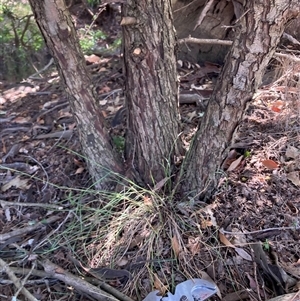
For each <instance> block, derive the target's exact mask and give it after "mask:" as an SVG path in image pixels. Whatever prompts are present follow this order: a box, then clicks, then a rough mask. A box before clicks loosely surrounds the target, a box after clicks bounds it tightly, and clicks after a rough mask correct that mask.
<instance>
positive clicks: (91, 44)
mask: <svg viewBox="0 0 300 301" xmlns="http://www.w3.org/2000/svg"><path fill="white" fill-rule="evenodd" d="M85 31H86V32H85V33H84V34H83V37H82V38H80V39H79V43H80V46H81V49H82V51H83V52H84V53H85V54H91V53H92V52H93V49H94V48H95V45H96V44H97V41H98V40H100V39H102V40H104V39H106V38H107V36H106V34H105V33H104V32H103V31H101V30H95V31H88V29H86V30H85ZM80 35H81V32H79V36H80Z"/></svg>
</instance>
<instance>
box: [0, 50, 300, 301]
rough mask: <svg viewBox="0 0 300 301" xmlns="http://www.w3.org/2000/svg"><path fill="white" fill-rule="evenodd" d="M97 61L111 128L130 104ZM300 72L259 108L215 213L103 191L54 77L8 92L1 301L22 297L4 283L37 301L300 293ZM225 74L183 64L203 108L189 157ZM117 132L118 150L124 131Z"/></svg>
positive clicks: (140, 194) (262, 92) (106, 61)
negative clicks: (185, 289)
mask: <svg viewBox="0 0 300 301" xmlns="http://www.w3.org/2000/svg"><path fill="white" fill-rule="evenodd" d="M86 60H87V67H88V69H89V71H90V73H91V76H92V78H93V82H94V84H95V86H96V87H97V94H98V103H99V106H100V108H101V112H102V114H103V115H104V116H105V117H106V119H107V123H108V124H109V125H110V124H111V121H112V119H113V117H114V116H115V114H116V112H117V111H118V110H119V109H120V108H121V107H122V106H123V105H124V97H123V92H122V88H123V81H124V78H123V75H122V62H121V58H120V56H119V55H113V56H107V57H106V58H99V57H96V56H89V57H86ZM299 71H300V69H299V65H298V66H296V65H292V64H290V65H288V67H287V66H286V68H285V69H284V70H282V71H281V74H280V75H278V76H277V77H276V78H273V80H272V82H271V83H269V84H268V85H266V86H261V87H260V89H259V90H258V92H257V93H256V94H255V95H254V97H253V100H252V102H251V103H250V105H249V107H248V109H247V112H246V114H245V116H244V119H243V121H242V123H241V125H240V126H239V132H238V133H239V134H238V138H237V140H236V141H235V145H233V147H232V150H231V152H230V154H229V155H228V158H227V160H226V164H225V165H224V170H222V171H220V172H221V173H222V176H221V180H220V183H219V186H218V189H217V191H216V192H215V194H214V196H213V198H212V199H211V200H210V202H209V203H203V202H201V201H199V200H197V199H195V200H192V199H191V200H189V201H182V200H180V199H178V198H176V195H175V196H170V194H164V193H163V191H162V190H160V191H155V190H153V189H152V190H151V189H145V188H142V187H138V186H137V185H135V184H134V183H131V182H130V181H128V182H126V181H121V180H120V183H119V185H118V190H117V191H115V192H102V191H101V192H99V191H96V190H94V189H93V185H92V181H91V179H90V177H89V174H88V171H87V169H86V166H85V160H84V158H83V157H82V155H81V148H80V145H79V140H78V135H77V129H76V124H75V120H74V118H73V115H72V113H71V110H70V107H69V103H68V96H67V94H66V92H65V91H64V89H63V87H62V85H61V83H60V80H59V77H58V75H57V73H56V71H55V70H53V69H51V70H49V71H48V73H47V75H46V76H44V77H43V78H40V79H39V80H37V79H34V80H33V79H31V80H28V81H26V82H23V83H19V84H13V85H11V84H6V83H2V85H1V87H0V89H1V97H0V106H1V107H0V110H1V118H0V136H1V145H2V147H1V148H0V158H1V164H0V168H1V174H0V179H1V191H0V205H1V206H0V258H1V262H0V263H1V268H0V275H1V277H0V284H1V286H0V299H1V300H10V298H11V297H12V296H13V295H15V286H14V285H13V284H12V282H14V283H15V281H13V280H11V279H9V278H8V277H7V276H6V273H4V272H3V270H6V271H8V270H10V271H11V272H13V273H14V274H15V275H16V276H17V277H20V278H21V279H25V278H26V279H25V281H24V282H25V283H26V284H25V287H26V288H27V289H28V290H29V291H30V292H31V294H33V295H34V296H35V297H36V298H37V299H38V300H97V298H96V297H95V294H96V293H95V294H92V293H87V291H86V290H85V288H84V284H83V283H82V281H87V282H90V283H92V284H94V285H96V286H97V285H98V286H100V287H101V288H102V289H103V290H105V291H110V293H112V294H114V293H115V292H114V290H117V291H119V292H122V293H124V294H125V295H126V296H128V297H129V298H132V299H133V300H142V299H143V298H145V297H146V295H147V294H148V293H150V292H151V291H153V290H155V289H158V290H160V291H161V292H163V293H165V292H166V291H169V290H170V291H171V292H174V288H175V286H176V285H177V284H178V283H181V282H183V281H185V280H187V279H192V278H202V279H206V280H208V281H209V282H210V283H212V284H215V285H216V286H217V288H218V294H217V295H215V296H213V297H211V298H210V300H219V298H220V297H222V300H225V301H234V300H268V299H270V298H272V297H274V296H277V295H282V294H287V293H295V292H299V288H300V243H299V242H300V226H299V224H300V216H299V210H300V176H299V172H300V134H299V133H300V118H299V117H300V102H299V93H300V87H299V83H298V77H299ZM219 72H220V67H219V66H216V65H214V64H210V63H207V64H206V65H205V66H201V67H200V66H198V65H193V64H190V63H187V62H183V65H182V64H179V65H178V74H179V76H180V91H181V94H185V93H190V94H192V95H197V96H198V97H199V99H202V103H204V104H201V101H198V100H197V102H195V103H191V104H186V103H184V104H181V105H180V112H181V116H182V119H181V123H182V128H181V130H182V133H183V135H182V138H183V142H184V145H185V146H186V148H188V145H189V143H190V141H191V138H192V136H193V134H194V133H195V131H196V129H197V126H198V123H199V122H200V123H201V118H202V116H203V113H204V109H203V108H204V107H205V105H206V103H207V101H208V99H209V96H210V94H211V91H212V89H213V83H214V82H215V79H216V78H217V76H218V73H219ZM295 78H296V80H295ZM109 131H110V134H111V135H112V136H113V137H114V141H115V143H116V145H117V147H119V146H120V141H121V142H122V141H123V137H124V136H125V134H126V120H124V119H121V120H120V122H117V123H116V124H115V123H114V127H112V126H110V128H109ZM121 144H122V143H121ZM121 150H122V147H121V149H120V151H121ZM5 263H6V264H7V265H8V267H7V266H6V267H5V268H3V266H4V265H5ZM54 264H55V265H56V266H54ZM74 277H78V278H74ZM90 292H91V290H90ZM123 297H124V296H123ZM293 298H294V299H293V300H299V295H298V297H295V295H294V297H293ZM297 298H298V299H297ZM18 299H19V300H25V299H24V297H23V296H22V293H20V294H19V297H18ZM124 300H129V299H126V298H125V297H124ZM291 300H292V299H291Z"/></svg>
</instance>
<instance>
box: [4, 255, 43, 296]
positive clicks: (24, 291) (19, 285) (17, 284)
mask: <svg viewBox="0 0 300 301" xmlns="http://www.w3.org/2000/svg"><path fill="white" fill-rule="evenodd" d="M0 267H1V270H3V271H4V272H5V273H6V274H7V276H8V277H9V279H10V280H11V281H12V282H13V283H14V285H15V287H16V288H17V289H18V290H19V291H21V292H22V294H23V295H24V296H25V297H26V298H27V299H28V300H29V301H38V299H36V298H35V297H34V296H33V295H32V294H31V293H30V292H29V291H28V290H27V289H26V288H25V287H24V286H23V284H22V283H21V281H20V279H19V278H17V277H16V275H15V274H14V272H13V271H12V270H11V269H10V267H9V265H8V264H7V263H6V262H5V261H4V260H2V259H1V258H0ZM14 297H15V298H16V296H14Z"/></svg>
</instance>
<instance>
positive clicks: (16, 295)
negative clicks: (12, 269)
mask: <svg viewBox="0 0 300 301" xmlns="http://www.w3.org/2000/svg"><path fill="white" fill-rule="evenodd" d="M35 266H36V262H35V261H34V262H33V263H32V267H31V269H30V270H29V272H28V273H27V274H26V276H25V278H24V279H22V281H21V284H22V286H21V287H20V288H19V289H18V290H17V291H16V293H15V297H16V298H17V297H18V295H19V293H20V292H21V291H22V289H23V288H24V284H26V283H27V279H28V278H29V276H30V275H31V274H32V271H33V269H34V267H35Z"/></svg>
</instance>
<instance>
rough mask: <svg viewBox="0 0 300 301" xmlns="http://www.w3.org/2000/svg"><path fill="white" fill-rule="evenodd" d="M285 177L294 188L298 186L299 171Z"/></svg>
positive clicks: (299, 181)
mask: <svg viewBox="0 0 300 301" xmlns="http://www.w3.org/2000/svg"><path fill="white" fill-rule="evenodd" d="M286 177H287V178H288V179H289V180H290V181H291V182H292V183H293V184H294V185H296V186H300V178H299V171H292V172H290V173H288V174H287V175H286Z"/></svg>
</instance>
